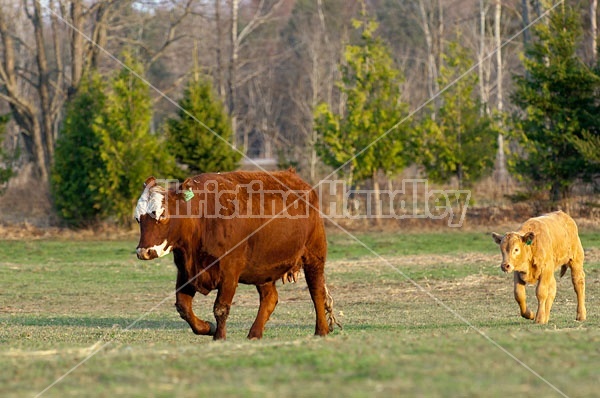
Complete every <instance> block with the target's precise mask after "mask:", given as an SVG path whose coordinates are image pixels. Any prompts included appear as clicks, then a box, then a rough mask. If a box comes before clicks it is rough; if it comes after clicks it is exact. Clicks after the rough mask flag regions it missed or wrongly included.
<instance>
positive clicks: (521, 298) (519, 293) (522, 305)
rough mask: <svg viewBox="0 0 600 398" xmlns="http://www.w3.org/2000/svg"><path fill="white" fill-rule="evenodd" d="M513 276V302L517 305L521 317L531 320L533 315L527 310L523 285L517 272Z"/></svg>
mask: <svg viewBox="0 0 600 398" xmlns="http://www.w3.org/2000/svg"><path fill="white" fill-rule="evenodd" d="M514 274H515V276H514V277H515V289H514V294H515V300H516V301H517V303H518V304H519V309H520V310H521V316H522V317H523V318H525V319H533V318H534V317H535V314H533V313H532V312H531V311H529V310H528V309H527V293H526V291H525V283H524V282H523V281H522V280H521V278H520V277H519V274H518V273H517V272H515V273H514Z"/></svg>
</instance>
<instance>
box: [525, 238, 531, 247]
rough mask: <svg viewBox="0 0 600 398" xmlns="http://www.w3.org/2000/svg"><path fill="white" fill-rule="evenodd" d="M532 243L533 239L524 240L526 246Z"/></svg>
mask: <svg viewBox="0 0 600 398" xmlns="http://www.w3.org/2000/svg"><path fill="white" fill-rule="evenodd" d="M532 243H533V239H529V240H528V241H527V242H525V244H526V245H527V246H531V244H532Z"/></svg>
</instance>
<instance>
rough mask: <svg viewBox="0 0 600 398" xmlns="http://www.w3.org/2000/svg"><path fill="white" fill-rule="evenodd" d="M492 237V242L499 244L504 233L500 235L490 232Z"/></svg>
mask: <svg viewBox="0 0 600 398" xmlns="http://www.w3.org/2000/svg"><path fill="white" fill-rule="evenodd" d="M492 238H494V242H496V244H497V245H499V244H500V242H502V238H504V235H500V234H497V233H495V232H492Z"/></svg>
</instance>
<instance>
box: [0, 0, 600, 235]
mask: <svg viewBox="0 0 600 398" xmlns="http://www.w3.org/2000/svg"><path fill="white" fill-rule="evenodd" d="M553 16H554V17H555V19H554V20H552V17H553ZM538 17H541V18H540V19H539V20H537V18H538ZM597 19H598V10H597V0H591V1H572V0H568V1H564V2H562V1H561V2H551V1H542V0H533V1H529V0H505V1H495V0H418V1H400V0H370V1H367V0H364V1H359V0H253V1H240V0H227V1H222V0H210V1H199V0H195V1H192V0H168V1H166V0H165V1H160V0H156V1H116V0H99V1H84V0H72V1H68V0H45V1H27V0H23V1H8V0H2V1H0V39H1V47H0V48H1V51H0V114H2V115H5V116H3V118H2V123H3V127H4V128H3V130H4V132H3V145H2V148H3V149H2V153H1V154H0V155H1V156H2V162H1V165H2V166H3V167H2V173H0V178H1V179H2V181H3V195H2V197H0V205H1V208H2V212H1V213H2V214H0V221H2V222H4V223H22V222H28V223H32V224H35V225H39V226H49V225H65V224H66V225H74V226H82V225H83V226H86V225H93V224H94V223H96V222H99V221H110V222H113V221H116V222H118V223H121V224H128V222H130V221H131V219H130V217H129V215H130V213H131V209H132V208H133V204H134V202H135V199H136V198H137V195H138V194H139V188H140V187H141V184H142V182H143V180H144V179H145V177H146V176H148V175H150V174H155V175H157V177H181V176H183V175H186V173H187V174H189V173H191V172H192V171H193V172H203V171H220V170H227V169H234V168H238V167H241V168H252V167H254V168H255V167H256V166H255V165H253V164H252V163H250V162H249V161H248V160H247V159H245V158H242V154H244V155H247V156H248V157H249V158H252V159H255V160H257V161H259V162H260V164H261V165H265V166H266V167H268V168H278V167H279V168H280V167H289V166H293V167H295V168H296V169H297V170H298V172H299V173H300V174H301V175H302V176H303V177H305V178H306V179H307V180H308V181H310V182H311V183H317V182H318V181H319V180H320V179H322V178H324V177H328V178H329V179H333V178H341V179H345V180H346V181H347V182H348V183H349V184H350V186H353V187H359V188H376V189H379V187H380V186H387V187H389V188H394V187H397V186H398V185H399V184H401V180H402V178H415V177H423V178H429V179H430V180H431V181H432V182H433V183H436V184H439V187H449V188H470V189H472V190H473V192H474V195H473V198H472V205H473V206H472V209H473V211H474V212H475V213H477V212H478V213H477V214H479V215H480V216H481V217H482V219H483V221H486V220H489V219H490V218H493V217H495V215H496V214H497V213H498V212H499V211H502V209H508V208H511V209H515V208H519V209H522V212H523V213H524V214H525V213H526V214H535V213H538V212H540V211H544V210H547V209H550V208H557V207H558V208H566V209H567V210H570V211H572V212H577V215H578V216H581V217H587V218H590V219H592V220H594V219H596V220H597V219H598V217H600V211H599V206H600V204H599V199H598V175H599V170H600V161H599V160H598V154H599V153H600V149H599V148H600V144H599V142H600V139H599V138H598V137H599V132H598V126H600V120H599V119H598V118H600V111H599V109H600V108H599V96H598V93H599V92H600V84H599V83H598V81H599V80H600V77H599V76H600V74H599V73H598V60H597V58H598V57H597V48H598V43H597V37H598V32H597ZM530 24H531V25H532V27H531V28H527V29H525V30H523V29H524V28H525V27H527V26H529V25H530ZM92 42H93V43H95V44H92ZM536 46H537V47H536ZM498 48H501V51H495V50H496V49H498ZM528 62H529V63H528ZM447 87H448V89H446V88H447ZM94 90H97V91H94ZM86 95H87V97H86ZM538 99H539V101H538ZM86 101H87V102H86ZM186 101H187V102H186ZM88 111H89V112H88ZM86 112H87V113H86ZM353 112H354V113H353ZM353 115H355V116H353ZM199 126H200V127H199ZM207 126H208V127H210V129H211V130H214V131H216V132H218V133H219V134H220V135H221V136H222V137H224V139H225V140H227V141H229V142H230V143H231V145H232V146H233V147H234V148H235V149H236V150H237V151H238V152H237V153H236V152H235V151H233V150H231V148H229V146H228V145H224V142H223V140H220V141H219V140H218V139H216V140H215V137H214V136H212V133H209V132H208V131H207V129H206V127H207ZM369 126H379V129H377V128H371V127H369ZM390 132H391V133H390ZM384 133H385V134H387V135H389V136H390V137H386V138H384V139H382V140H381V144H382V145H381V146H380V147H375V146H374V147H373V148H372V149H373V151H371V154H370V155H369V154H367V153H365V156H364V157H363V158H364V159H366V160H364V161H362V160H360V159H362V158H361V157H360V156H359V157H358V158H357V159H359V160H358V161H357V162H354V161H353V162H350V163H347V160H349V159H350V158H351V157H352V156H353V155H355V154H357V153H358V152H359V151H360V150H362V148H363V147H364V146H365V145H366V143H368V142H372V141H373V140H374V139H376V138H377V137H378V136H379V135H381V134H384ZM353 134H354V135H353ZM461 134H462V135H461ZM64 137H66V138H64ZM207 137H211V138H207ZM386 139H388V141H385V140H386ZM61 140H62V143H61ZM182 143H187V144H186V145H183V144H182ZM336 143H339V145H338V144H336ZM469 145H470V146H469ZM81 148H87V149H86V151H87V152H85V151H82V150H81ZM190 148H191V149H192V151H191V152H190ZM553 148H555V149H556V150H554V149H553ZM82 153H83V154H82ZM162 153H164V154H168V155H169V156H164V157H163V156H162V155H160V154H162ZM157 154H158V155H157ZM215 156H217V157H219V156H220V158H219V159H217V160H215ZM565 160H566V161H565ZM94 162H97V163H94ZM211 162H213V163H211ZM223 162H224V163H223ZM378 162H379V163H378ZM203 165H204V166H206V165H210V166H209V167H208V169H207V170H206V169H203V167H202V166H203ZM544 165H547V167H546V166H544ZM556 165H559V166H560V167H558V166H556ZM538 166H539V167H538ZM61 168H62V169H61ZM61 170H62V171H61ZM79 171H81V172H82V174H81V173H80V174H77V173H76V172H79ZM333 171H336V173H335V174H332V172H333ZM128 173H129V174H128ZM65 176H67V177H68V178H67V177H65ZM69 179H70V181H69ZM106 198H111V199H110V200H106ZM81 208H89V209H90V211H87V212H86V211H83V212H78V211H79V210H77V209H81ZM475 213H473V214H475ZM127 220H129V221H127Z"/></svg>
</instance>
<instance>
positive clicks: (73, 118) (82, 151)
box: [51, 74, 106, 226]
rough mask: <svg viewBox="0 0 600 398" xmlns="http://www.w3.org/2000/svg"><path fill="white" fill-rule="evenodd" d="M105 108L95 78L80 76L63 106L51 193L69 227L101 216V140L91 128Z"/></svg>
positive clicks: (90, 221)
mask: <svg viewBox="0 0 600 398" xmlns="http://www.w3.org/2000/svg"><path fill="white" fill-rule="evenodd" d="M105 105H106V95H105V94H104V85H103V83H102V80H101V78H100V76H99V75H97V74H93V75H90V76H84V77H83V78H82V81H81V85H80V87H79V89H78V92H77V94H76V95H75V97H73V99H72V100H71V101H70V102H69V103H68V104H67V108H66V115H65V120H64V122H63V126H62V129H61V132H60V136H59V137H58V140H57V142H56V152H55V159H54V164H53V167H52V176H51V190H52V195H53V199H54V205H55V206H56V209H57V210H58V214H59V215H60V216H61V217H62V218H63V220H64V221H66V222H67V223H68V224H70V225H75V226H82V225H88V224H91V223H94V222H96V221H98V219H99V216H100V213H101V208H100V204H99V203H98V185H99V179H100V178H103V177H104V175H105V166H104V163H103V161H102V159H101V156H100V145H101V143H102V138H101V137H100V135H99V134H98V133H97V131H96V129H95V128H94V126H95V125H96V123H98V122H99V121H100V120H101V118H102V117H101V115H102V112H103V111H104V107H105Z"/></svg>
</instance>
